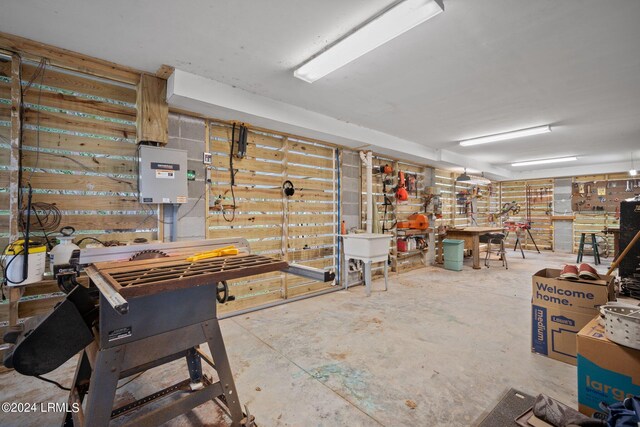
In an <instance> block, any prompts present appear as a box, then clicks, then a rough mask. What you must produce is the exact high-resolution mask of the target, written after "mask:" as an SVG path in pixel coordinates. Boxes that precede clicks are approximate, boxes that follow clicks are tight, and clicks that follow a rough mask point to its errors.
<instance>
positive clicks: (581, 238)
mask: <svg viewBox="0 0 640 427" xmlns="http://www.w3.org/2000/svg"><path fill="white" fill-rule="evenodd" d="M584 237H585V234H584V233H581V234H580V246H578V258H577V259H576V264H579V263H581V262H582V252H583V251H584Z"/></svg>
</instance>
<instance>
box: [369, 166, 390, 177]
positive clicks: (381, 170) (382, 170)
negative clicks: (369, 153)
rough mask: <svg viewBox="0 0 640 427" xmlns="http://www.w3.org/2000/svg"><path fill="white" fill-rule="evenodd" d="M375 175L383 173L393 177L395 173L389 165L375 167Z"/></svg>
mask: <svg viewBox="0 0 640 427" xmlns="http://www.w3.org/2000/svg"><path fill="white" fill-rule="evenodd" d="M372 172H373V173H381V174H384V175H391V174H392V173H393V169H391V166H389V165H384V166H383V165H380V166H374V167H373V170H372Z"/></svg>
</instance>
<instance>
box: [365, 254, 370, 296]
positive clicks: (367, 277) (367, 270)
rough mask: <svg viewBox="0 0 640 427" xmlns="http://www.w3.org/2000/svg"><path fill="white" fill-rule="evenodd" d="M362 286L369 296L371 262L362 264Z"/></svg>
mask: <svg viewBox="0 0 640 427" xmlns="http://www.w3.org/2000/svg"><path fill="white" fill-rule="evenodd" d="M364 285H365V288H366V293H367V296H371V261H368V262H366V263H365V264H364Z"/></svg>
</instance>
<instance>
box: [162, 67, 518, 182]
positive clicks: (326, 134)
mask: <svg viewBox="0 0 640 427" xmlns="http://www.w3.org/2000/svg"><path fill="white" fill-rule="evenodd" d="M167 102H168V103H169V106H170V107H172V108H178V109H181V110H185V111H192V112H194V113H198V114H201V115H204V116H207V117H210V118H216V119H221V120H237V121H241V122H246V123H249V124H251V125H253V126H258V127H263V128H268V129H273V130H277V131H279V132H286V133H291V134H296V135H300V136H301V137H307V138H313V139H319V140H323V141H326V142H328V143H332V144H337V145H342V146H346V147H349V148H358V149H371V150H373V151H376V152H377V153H380V154H386V155H389V156H392V157H395V158H398V159H403V160H407V161H413V162H418V163H423V164H428V165H432V166H439V167H450V166H454V165H456V164H457V165H464V164H467V163H468V164H476V165H477V162H474V161H473V160H472V159H471V158H467V157H465V156H460V155H457V154H454V153H451V152H449V151H443V150H436V149H433V148H430V147H427V146H425V145H423V144H420V143H418V142H415V141H410V140H407V139H403V138H399V137H397V136H393V135H390V134H386V133H383V132H380V131H377V130H374V129H370V128H366V127H363V126H359V125H357V124H354V123H348V122H344V121H341V120H338V119H335V118H333V117H329V116H326V115H324V114H320V113H316V112H314V111H310V110H306V109H304V108H301V107H297V106H294V105H291V104H286V103H284V102H280V101H276V100H274V99H271V98H267V97H264V96H260V95H256V94H254V93H251V92H248V91H246V90H243V89H240V88H237V87H233V86H229V85H226V84H224V83H220V82H218V81H215V80H211V79H208V78H206V77H202V76H198V75H196V74H192V73H188V72H186V71H182V70H179V69H176V70H175V71H174V72H173V74H172V75H171V76H170V77H169V79H168V85H167ZM451 159H455V160H456V161H458V160H459V161H464V163H456V162H451ZM483 166H486V168H487V169H485V171H486V172H491V173H493V174H495V175H498V176H500V177H502V178H503V179H504V178H508V171H506V170H503V169H500V168H494V167H491V165H488V164H487V165H483ZM489 169H490V170H489Z"/></svg>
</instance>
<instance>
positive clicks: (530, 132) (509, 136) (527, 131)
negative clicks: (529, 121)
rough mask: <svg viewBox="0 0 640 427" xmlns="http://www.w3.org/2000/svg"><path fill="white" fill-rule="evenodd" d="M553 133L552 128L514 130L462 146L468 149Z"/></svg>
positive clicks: (478, 139)
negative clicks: (469, 147)
mask: <svg viewBox="0 0 640 427" xmlns="http://www.w3.org/2000/svg"><path fill="white" fill-rule="evenodd" d="M547 132H551V126H549V125H545V126H538V127H534V128H528V129H521V130H514V131H511V132H504V133H498V134H495V135H487V136H481V137H478V138H471V139H465V140H463V141H460V145H462V146H463V147H468V146H470V145H478V144H487V143H489V142H498V141H504V140H506V139H515V138H522V137H523V136H531V135H539V134H541V133H547Z"/></svg>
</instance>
